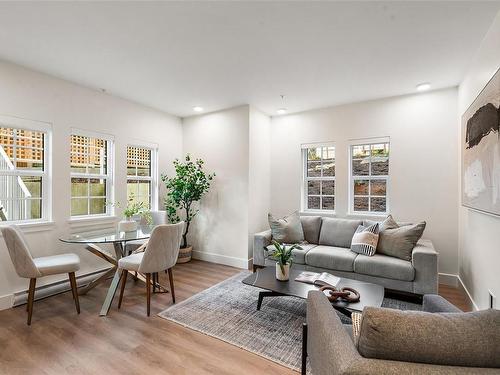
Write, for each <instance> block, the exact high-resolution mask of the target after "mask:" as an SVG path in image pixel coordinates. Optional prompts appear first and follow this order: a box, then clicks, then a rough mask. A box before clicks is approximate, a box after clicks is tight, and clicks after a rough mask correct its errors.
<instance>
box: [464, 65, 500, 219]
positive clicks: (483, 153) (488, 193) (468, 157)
mask: <svg viewBox="0 0 500 375" xmlns="http://www.w3.org/2000/svg"><path fill="white" fill-rule="evenodd" d="M462 205H464V206H466V207H469V208H473V209H476V210H479V211H483V212H487V213H490V214H494V215H500V69H499V70H497V72H496V73H495V75H494V76H493V78H491V80H490V81H489V82H488V84H487V85H486V86H485V87H484V89H483V90H482V91H481V93H480V94H479V95H478V97H477V98H476V99H475V100H474V102H473V103H472V104H471V106H470V107H469V108H468V109H467V111H466V112H465V113H464V114H463V116H462Z"/></svg>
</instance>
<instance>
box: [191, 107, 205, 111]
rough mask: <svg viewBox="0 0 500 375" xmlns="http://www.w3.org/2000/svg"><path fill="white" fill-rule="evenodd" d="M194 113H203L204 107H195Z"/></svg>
mask: <svg viewBox="0 0 500 375" xmlns="http://www.w3.org/2000/svg"><path fill="white" fill-rule="evenodd" d="M193 111H195V112H201V111H203V107H198V106H196V107H193Z"/></svg>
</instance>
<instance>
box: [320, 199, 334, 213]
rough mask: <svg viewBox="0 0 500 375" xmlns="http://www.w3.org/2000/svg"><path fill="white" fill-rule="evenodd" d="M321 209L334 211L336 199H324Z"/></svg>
mask: <svg viewBox="0 0 500 375" xmlns="http://www.w3.org/2000/svg"><path fill="white" fill-rule="evenodd" d="M321 208H322V209H323V210H332V211H333V210H334V209H335V198H334V197H323V198H322V203H321Z"/></svg>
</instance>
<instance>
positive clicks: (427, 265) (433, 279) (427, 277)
mask: <svg viewBox="0 0 500 375" xmlns="http://www.w3.org/2000/svg"><path fill="white" fill-rule="evenodd" d="M411 261H412V264H413V267H414V268H415V280H414V290H413V292H414V293H416V294H437V291H438V252H437V251H436V250H435V249H434V246H433V245H432V242H431V241H429V240H420V241H418V243H417V246H415V248H414V249H413V252H412V260H411Z"/></svg>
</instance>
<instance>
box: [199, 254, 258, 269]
mask: <svg viewBox="0 0 500 375" xmlns="http://www.w3.org/2000/svg"><path fill="white" fill-rule="evenodd" d="M193 258H194V259H199V260H204V261H206V262H210V263H219V264H224V265H226V266H231V267H236V268H243V269H246V270H247V269H248V265H249V260H248V259H242V258H236V257H230V256H227V255H220V254H214V253H206V252H203V251H197V250H193Z"/></svg>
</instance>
